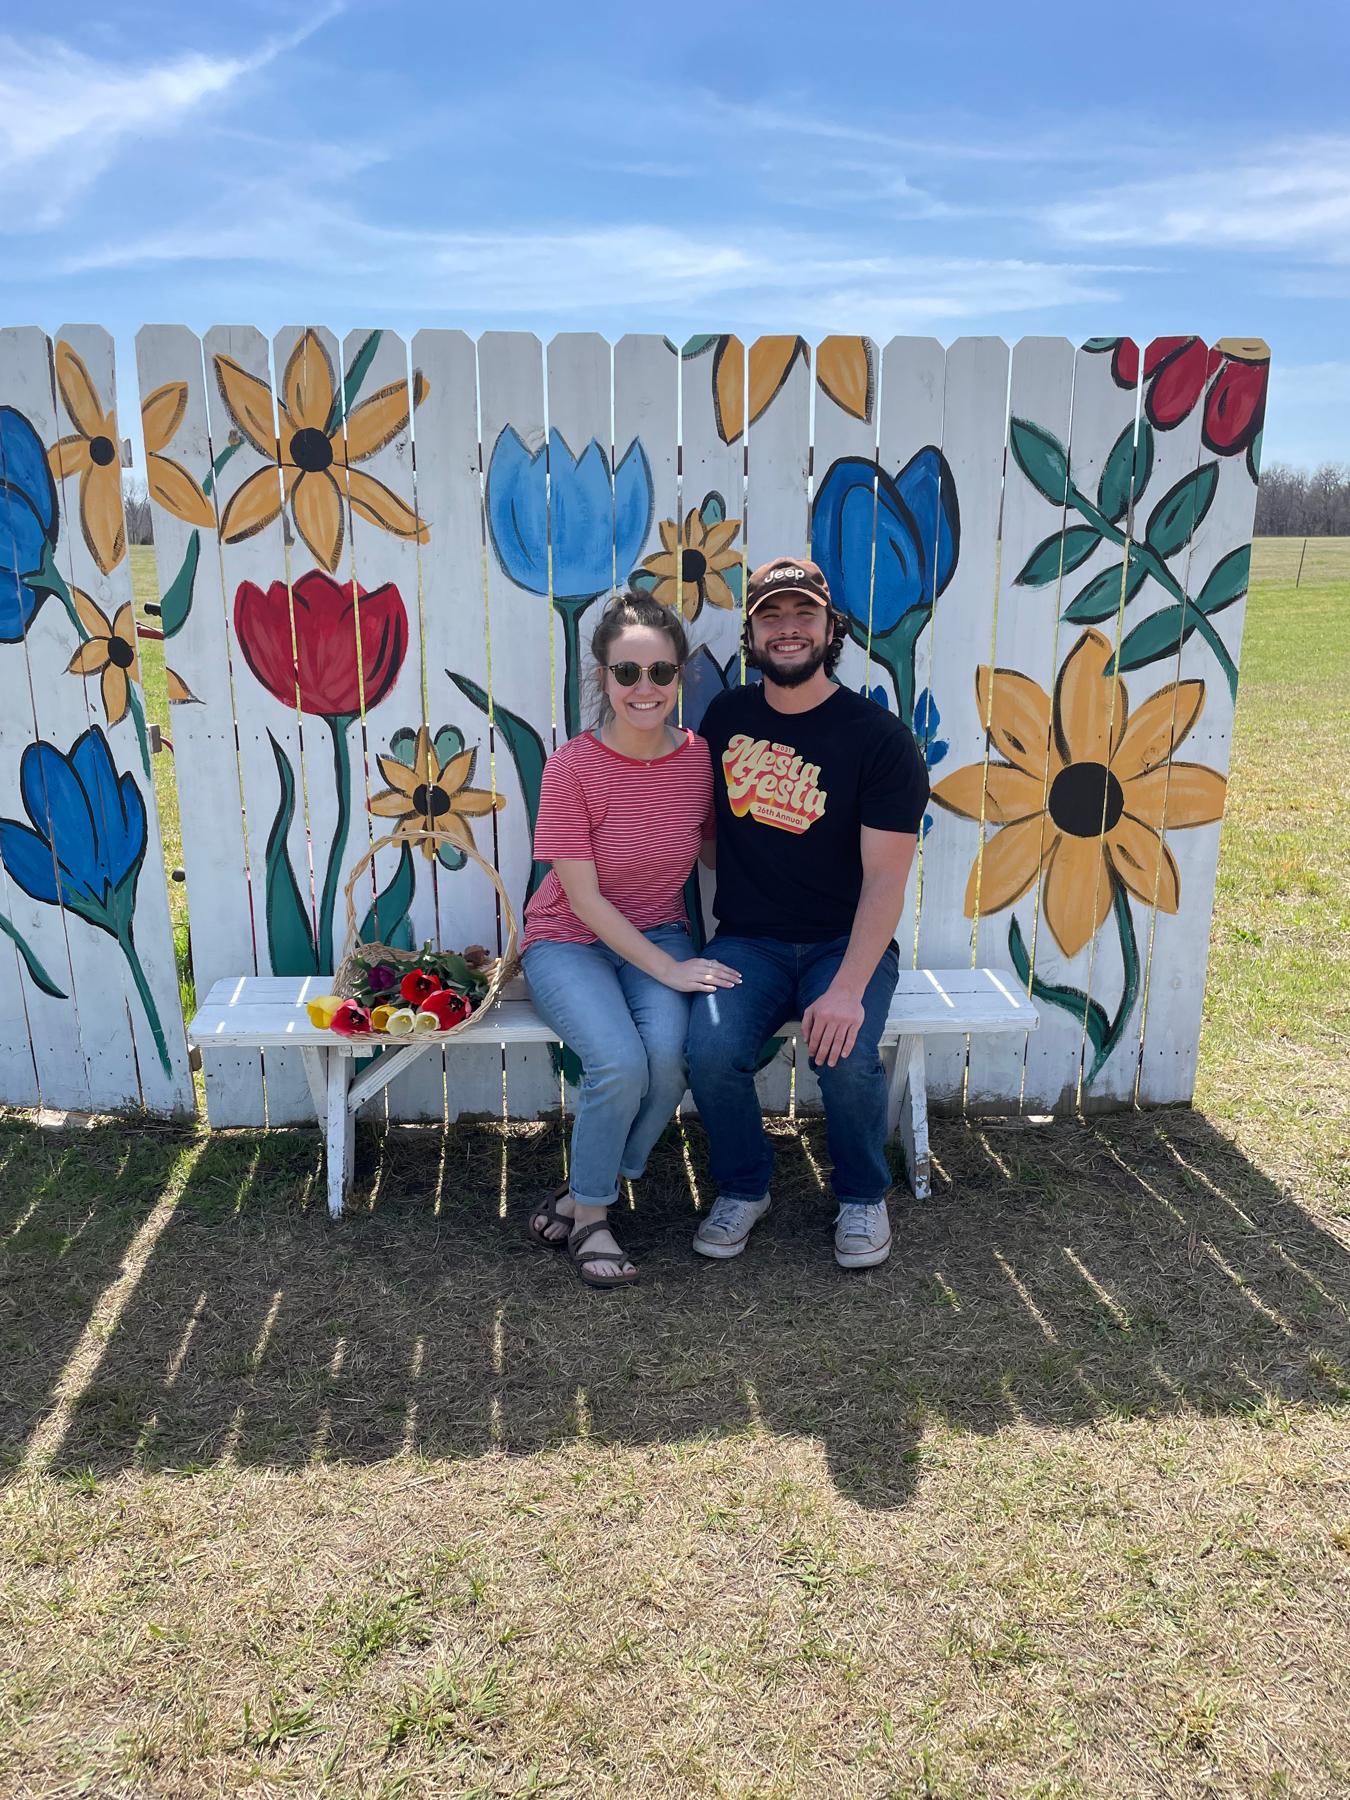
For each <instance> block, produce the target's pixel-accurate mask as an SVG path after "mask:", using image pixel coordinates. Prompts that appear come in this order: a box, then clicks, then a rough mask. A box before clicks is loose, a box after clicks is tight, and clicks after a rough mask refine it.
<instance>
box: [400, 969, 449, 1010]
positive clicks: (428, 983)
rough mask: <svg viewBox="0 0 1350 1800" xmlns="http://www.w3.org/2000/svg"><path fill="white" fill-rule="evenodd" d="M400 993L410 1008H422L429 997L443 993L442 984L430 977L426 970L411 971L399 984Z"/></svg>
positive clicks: (432, 976)
mask: <svg viewBox="0 0 1350 1800" xmlns="http://www.w3.org/2000/svg"><path fill="white" fill-rule="evenodd" d="M398 991H399V993H400V994H402V996H403V998H404V999H405V1000H406V1001H407V1002H408V1005H409V1006H420V1005H421V1004H422V1002H423V1001H424V1000H425V999H426V998H427V997H428V995H430V994H438V993H439V992H440V991H441V984H440V982H439V981H437V979H436V977H435V976H434V975H428V974H427V972H426V970H425V969H409V970H408V973H407V974H406V975H405V976H404V977H403V979H402V981H400V982H399V984H398Z"/></svg>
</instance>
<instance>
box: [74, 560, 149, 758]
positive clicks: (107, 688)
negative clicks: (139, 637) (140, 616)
mask: <svg viewBox="0 0 1350 1800" xmlns="http://www.w3.org/2000/svg"><path fill="white" fill-rule="evenodd" d="M71 598H72V599H73V600H74V602H75V611H76V613H77V614H78V615H79V620H80V623H81V625H83V626H84V628H85V630H86V631H87V632H88V633H89V636H88V639H87V640H86V641H85V642H84V643H83V644H81V645H80V647H79V649H78V650H77V651H76V652H75V654H74V656H72V657H71V659H70V661H69V663H68V664H67V665H66V668H67V672H68V673H69V674H71V675H86V676H88V675H99V676H101V677H102V680H101V682H100V684H99V685H100V687H101V689H102V693H103V713H104V717H105V718H106V719H107V721H108V723H109V725H118V724H120V723H121V721H122V720H123V719H124V718H125V717H126V712H127V704H128V700H129V697H130V684H131V683H132V682H133V681H139V680H140V678H141V666H140V659H139V657H138V656H137V654H136V616H135V614H134V613H133V612H132V610H131V608H130V607H129V606H119V607H118V609H117V617H116V618H115V619H109V618H108V616H107V614H106V613H104V612H103V611H102V609H101V608H100V607H98V606H96V605H95V603H94V602H93V601H92V600H91V599H90V598H89V596H88V594H84V593H81V591H80V590H79V588H74V589H72V590H71Z"/></svg>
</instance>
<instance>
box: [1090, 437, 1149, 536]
mask: <svg viewBox="0 0 1350 1800" xmlns="http://www.w3.org/2000/svg"><path fill="white" fill-rule="evenodd" d="M1152 473H1153V427H1152V426H1151V425H1150V424H1149V422H1148V420H1147V419H1141V420H1140V422H1139V435H1138V437H1137V438H1136V436H1135V434H1134V426H1133V425H1127V426H1126V427H1125V429H1124V431H1122V432H1121V434H1120V436H1119V437H1118V438H1117V439H1116V441H1115V443H1114V444H1112V446H1111V454H1110V455H1109V456H1108V457H1107V459H1106V466H1105V467H1104V468H1103V470H1102V478H1101V480H1100V481H1099V482H1098V483H1097V506H1098V509H1099V510H1100V511H1101V512H1104V513H1105V514H1106V516H1107V518H1108V519H1110V521H1111V523H1112V524H1113V525H1118V524H1119V523H1120V521H1121V520H1122V519H1123V518H1124V517H1125V514H1126V513H1127V512H1128V511H1129V508H1130V495H1131V494H1133V495H1134V498H1135V499H1136V500H1137V499H1138V498H1139V496H1140V495H1141V494H1142V493H1143V491H1144V489H1145V488H1146V487H1147V486H1148V478H1149V476H1150V475H1151V474H1152Z"/></svg>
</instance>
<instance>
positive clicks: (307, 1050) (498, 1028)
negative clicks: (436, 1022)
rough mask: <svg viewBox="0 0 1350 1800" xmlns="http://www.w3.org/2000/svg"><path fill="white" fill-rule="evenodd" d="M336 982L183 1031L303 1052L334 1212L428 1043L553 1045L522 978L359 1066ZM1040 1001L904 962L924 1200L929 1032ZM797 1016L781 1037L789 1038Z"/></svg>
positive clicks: (249, 1000)
mask: <svg viewBox="0 0 1350 1800" xmlns="http://www.w3.org/2000/svg"><path fill="white" fill-rule="evenodd" d="M330 980H331V978H326V977H324V976H319V975H314V976H308V977H302V976H282V975H243V976H240V977H238V978H237V979H235V980H228V981H218V982H217V983H216V984H215V986H214V987H213V988H212V989H211V991H210V993H209V994H208V995H207V997H206V1002H205V1004H204V1005H203V1006H202V1007H201V1008H200V1009H199V1011H198V1013H197V1016H196V1017H195V1018H194V1019H193V1021H192V1023H191V1025H190V1026H189V1027H188V1038H189V1040H190V1041H191V1042H192V1043H194V1044H197V1045H199V1046H200V1047H201V1048H202V1049H213V1050H219V1049H254V1050H257V1049H262V1050H266V1049H268V1048H269V1047H285V1048H287V1049H298V1050H299V1051H300V1052H301V1053H302V1055H303V1057H304V1061H305V1073H306V1075H307V1076H308V1077H309V1086H310V1092H311V1094H312V1095H313V1097H314V1110H315V1113H316V1114H317V1115H318V1119H319V1123H320V1125H322V1126H323V1127H324V1130H325V1133H326V1137H327V1145H328V1210H329V1213H330V1214H331V1215H332V1216H333V1218H335V1219H336V1218H338V1217H339V1216H340V1215H341V1212H342V1203H343V1201H344V1199H345V1198H346V1196H347V1194H348V1192H349V1191H350V1188H351V1180H352V1159H353V1154H354V1151H355V1144H356V1130H355V1126H356V1113H357V1110H358V1108H359V1107H360V1106H361V1104H362V1102H363V1101H366V1100H368V1099H369V1098H370V1096H371V1095H372V1094H375V1093H378V1092H379V1090H380V1089H381V1088H382V1087H384V1086H385V1085H386V1083H388V1082H390V1081H392V1080H393V1078H394V1076H395V1075H397V1074H398V1073H399V1072H400V1071H401V1070H403V1069H406V1068H407V1067H408V1065H409V1063H411V1062H413V1061H415V1060H416V1058H417V1057H419V1056H422V1055H424V1054H425V1053H426V1051H427V1050H430V1049H437V1050H439V1049H442V1048H445V1049H448V1050H450V1051H451V1052H453V1051H454V1049H455V1047H456V1046H457V1045H459V1044H522V1043H556V1042H557V1038H556V1035H555V1034H554V1033H553V1032H552V1031H550V1030H549V1028H548V1026H547V1025H545V1024H544V1022H543V1020H542V1019H541V1018H540V1017H539V1015H538V1014H537V1013H536V1012H535V1010H534V1007H533V1006H532V1005H531V1004H530V1001H529V998H528V996H527V994H526V992H525V988H524V984H523V983H522V982H517V983H513V984H512V985H511V987H509V988H508V989H507V990H506V991H505V993H504V994H503V997H502V998H501V999H500V1000H499V1001H498V1003H497V1005H496V1006H494V1007H493V1008H492V1009H491V1010H490V1011H489V1012H487V1013H485V1014H484V1015H483V1016H482V1018H480V1019H475V1020H474V1021H473V1022H472V1023H471V1024H469V1025H466V1026H465V1027H464V1029H463V1030H462V1031H460V1032H457V1033H456V1035H455V1036H454V1037H453V1038H430V1039H427V1038H423V1039H420V1040H417V1041H415V1042H413V1043H410V1044H403V1045H401V1046H400V1047H399V1048H397V1049H394V1048H393V1047H392V1046H391V1047H390V1048H389V1049H388V1050H387V1051H386V1054H385V1055H383V1056H381V1057H380V1058H379V1060H378V1061H377V1062H374V1063H372V1064H371V1065H370V1067H369V1068H366V1069H363V1070H361V1071H360V1072H357V1069H356V1059H357V1058H358V1057H361V1056H368V1055H369V1054H370V1050H371V1044H372V1040H371V1039H369V1038H340V1037H337V1036H335V1035H334V1034H333V1033H332V1032H331V1031H322V1030H320V1029H319V1028H318V1027H316V1026H314V1025H312V1024H311V1023H310V1020H309V1017H308V1015H307V1013H306V1012H305V1010H304V1006H303V1002H304V1001H305V1000H307V999H310V998H312V997H314V996H315V995H318V994H325V993H327V992H328V991H329V982H330ZM1039 1023H1040V1020H1039V1018H1038V1017H1037V1013H1036V1008H1035V1007H1034V1006H1033V1005H1032V1003H1031V1002H1030V1000H1028V998H1027V996H1026V995H1025V994H1024V993H1023V992H1022V991H1021V989H1020V988H1018V987H1017V986H1016V985H1015V984H1014V983H1013V982H1012V981H1010V980H1009V978H1008V976H1007V974H1006V972H1004V971H1002V970H998V969H902V970H901V972H900V980H899V983H898V985H897V987H896V991H895V1000H894V1002H893V1003H892V1006H891V1014H890V1018H889V1020H888V1021H887V1025H886V1030H885V1032H884V1033H883V1035H882V1040H881V1054H882V1061H883V1063H884V1064H885V1066H886V1070H887V1077H888V1081H889V1132H890V1134H891V1135H892V1136H893V1135H894V1133H895V1131H896V1128H897V1126H898V1128H899V1131H900V1136H901V1140H902V1142H903V1143H904V1147H905V1163H906V1167H907V1169H908V1171H909V1183H910V1186H911V1187H912V1188H913V1190H914V1193H915V1194H916V1195H917V1197H918V1198H919V1199H920V1200H926V1199H927V1198H928V1196H929V1193H930V1191H931V1188H930V1164H929V1155H928V1093H927V1088H926V1086H925V1082H924V1039H925V1038H928V1037H940V1036H951V1035H953V1034H958V1035H962V1036H963V1035H964V1034H965V1033H967V1032H978V1033H983V1032H992V1031H1034V1030H1035V1029H1036V1027H1037V1025H1038V1024H1039ZM799 1030H800V1026H799V1025H798V1024H797V1023H795V1022H794V1023H793V1024H790V1025H785V1026H784V1027H783V1029H782V1030H781V1031H780V1032H778V1033H777V1034H776V1035H777V1036H779V1037H794V1036H796V1035H797V1033H798V1031H799Z"/></svg>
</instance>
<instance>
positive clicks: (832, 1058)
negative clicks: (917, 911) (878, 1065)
mask: <svg viewBox="0 0 1350 1800" xmlns="http://www.w3.org/2000/svg"><path fill="white" fill-rule="evenodd" d="M918 841H919V840H918V838H917V837H916V836H915V835H914V834H913V833H912V832H907V831H876V830H874V829H873V828H872V827H871V826H870V825H864V826H863V827H862V865H863V881H862V892H861V894H860V895H859V896H858V910H857V911H856V912H855V913H854V915H853V929H852V931H851V932H850V933H849V939H848V949H847V950H846V951H845V952H844V960H843V962H841V963H840V965H839V968H838V971H837V972H836V974H835V977H834V980H833V981H832V982H831V983H830V985H829V987H827V988H826V990H825V992H824V993H823V994H822V995H821V996H820V998H819V1000H817V1001H815V1002H814V1003H813V1004H812V1005H810V1006H808V1007H807V1009H806V1011H805V1012H804V1013H803V1014H802V1031H803V1033H804V1034H805V1037H806V1047H807V1049H808V1050H809V1051H810V1053H811V1056H812V1058H813V1059H814V1060H815V1061H816V1062H819V1063H825V1064H826V1065H827V1066H828V1067H829V1068H831V1069H832V1068H833V1067H834V1065H835V1064H836V1063H837V1062H838V1061H839V1059H840V1058H841V1057H844V1056H847V1055H848V1054H849V1052H850V1051H851V1050H852V1049H853V1044H854V1040H855V1039H856V1038H857V1035H858V1029H859V1027H860V1026H861V1024H862V1022H863V1005H862V997H863V992H864V990H865V989H866V987H867V984H868V982H869V981H870V980H871V979H872V976H873V974H874V973H875V971H876V966H877V964H878V963H879V962H880V961H881V958H882V954H883V953H884V951H885V949H886V946H887V944H889V943H890V941H891V939H892V938H893V937H894V936H895V928H896V926H897V925H898V924H899V923H900V914H901V911H902V910H903V908H904V904H905V883H906V882H907V881H908V880H909V871H910V868H911V866H912V865H913V862H914V851H915V848H916V846H917V844H918Z"/></svg>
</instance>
